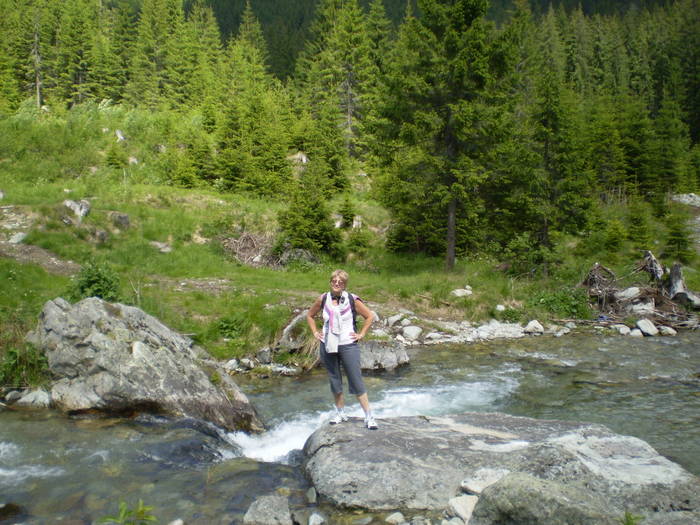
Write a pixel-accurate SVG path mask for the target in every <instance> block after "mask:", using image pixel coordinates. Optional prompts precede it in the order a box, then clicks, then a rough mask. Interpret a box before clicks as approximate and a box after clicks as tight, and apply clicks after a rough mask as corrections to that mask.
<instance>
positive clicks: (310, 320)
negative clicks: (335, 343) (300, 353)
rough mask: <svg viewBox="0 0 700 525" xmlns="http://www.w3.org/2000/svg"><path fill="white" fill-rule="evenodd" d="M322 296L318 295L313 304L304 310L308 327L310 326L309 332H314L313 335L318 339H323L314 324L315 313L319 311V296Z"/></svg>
mask: <svg viewBox="0 0 700 525" xmlns="http://www.w3.org/2000/svg"><path fill="white" fill-rule="evenodd" d="M322 297H323V296H321V297H319V298H318V299H316V301H315V302H314V304H312V305H311V308H309V310H308V311H307V312H306V323H307V324H308V325H309V328H311V333H312V334H314V337H315V338H316V339H318V340H319V341H323V334H321V332H319V331H318V327H317V326H316V319H315V317H316V314H317V313H318V312H320V311H321V298H322Z"/></svg>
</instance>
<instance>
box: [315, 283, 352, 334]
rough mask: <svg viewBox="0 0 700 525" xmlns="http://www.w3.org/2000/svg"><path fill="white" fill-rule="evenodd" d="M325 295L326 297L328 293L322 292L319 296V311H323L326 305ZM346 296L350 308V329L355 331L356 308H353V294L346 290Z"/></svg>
mask: <svg viewBox="0 0 700 525" xmlns="http://www.w3.org/2000/svg"><path fill="white" fill-rule="evenodd" d="M326 297H328V294H327V293H324V294H323V296H322V298H321V312H323V308H324V307H325V306H326ZM348 297H349V298H350V309H351V310H352V330H353V332H357V310H355V296H354V295H353V294H351V293H350V292H348Z"/></svg>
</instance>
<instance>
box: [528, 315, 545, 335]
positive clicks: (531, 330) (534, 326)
mask: <svg viewBox="0 0 700 525" xmlns="http://www.w3.org/2000/svg"><path fill="white" fill-rule="evenodd" d="M524 332H525V333H526V334H535V335H539V334H543V333H544V327H543V326H542V324H541V323H540V322H539V321H538V320H537V319H533V320H532V321H530V322H529V323H527V326H526V327H525V329H524Z"/></svg>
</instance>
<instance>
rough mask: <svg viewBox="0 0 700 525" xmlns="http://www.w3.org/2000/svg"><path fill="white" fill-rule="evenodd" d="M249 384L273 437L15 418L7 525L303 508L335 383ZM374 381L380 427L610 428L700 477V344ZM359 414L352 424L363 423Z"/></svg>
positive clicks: (485, 364)
mask: <svg viewBox="0 0 700 525" xmlns="http://www.w3.org/2000/svg"><path fill="white" fill-rule="evenodd" d="M237 380H238V382H239V384H240V385H241V387H242V388H243V390H244V391H246V393H247V394H248V395H249V397H250V399H251V401H252V402H253V404H254V405H255V406H256V407H257V409H258V411H259V413H260V415H261V417H262V418H263V420H264V421H265V422H266V424H267V425H268V427H269V431H268V432H267V433H265V434H263V435H261V436H247V435H245V434H238V433H228V434H226V433H224V432H222V431H221V430H220V429H216V428H214V427H211V426H209V425H205V424H202V423H200V422H196V421H190V420H180V421H169V420H166V419H162V418H157V417H142V418H138V419H136V420H130V421H123V420H116V419H97V420H95V419H80V418H65V417H62V416H59V415H57V414H55V413H52V412H45V411H37V412H14V411H11V412H4V413H1V414H0V504H2V503H13V504H16V505H19V506H20V507H21V509H22V510H23V513H22V514H21V515H20V516H19V517H15V518H14V519H13V520H8V521H6V522H3V521H2V519H1V518H0V523H20V522H21V523H26V524H44V523H47V524H49V523H71V524H82V523H91V522H93V521H95V520H97V519H98V518H100V517H103V516H105V515H114V514H116V513H117V510H118V505H119V502H120V501H122V500H123V501H126V502H128V504H129V505H130V506H132V507H133V506H134V505H135V504H136V502H137V501H138V500H139V499H142V500H143V501H144V503H145V504H147V505H151V506H153V507H154V509H153V514H155V515H156V516H158V518H159V520H160V523H168V522H169V521H170V520H173V519H176V518H182V519H184V521H185V523H187V524H188V525H189V524H198V523H202V524H204V523H206V524H208V525H216V524H219V523H221V524H224V523H227V524H228V523H241V522H242V517H243V515H244V514H245V511H246V510H247V508H248V506H249V505H250V504H251V503H252V502H253V500H254V499H255V498H256V497H257V496H259V495H261V494H265V493H270V492H272V491H274V490H276V489H278V488H279V487H284V488H285V493H286V494H288V495H289V498H290V502H291V505H292V507H295V506H302V505H303V504H304V501H305V492H306V490H307V489H308V488H309V484H308V482H307V481H306V480H305V479H304V477H303V474H302V473H301V471H300V468H299V467H298V459H299V452H298V450H299V449H301V448H302V446H303V444H304V442H305V441H306V438H307V437H308V436H309V435H310V434H311V433H312V432H313V431H314V430H315V429H316V428H318V426H319V425H321V424H322V423H323V422H324V421H325V420H326V419H327V418H328V417H329V416H330V414H331V411H330V408H331V406H330V400H331V396H330V393H329V390H328V385H327V381H326V377H325V374H324V372H323V371H320V370H319V371H314V372H313V373H311V374H309V375H306V376H303V377H298V378H280V379H267V380H250V379H247V378H241V377H239V378H237ZM365 381H366V384H367V387H368V390H369V394H370V400H371V402H372V404H373V408H374V412H375V415H376V416H378V417H379V418H380V421H379V423H380V425H381V418H390V417H397V416H406V415H421V414H422V415H441V414H450V413H458V412H464V411H499V412H505V413H509V414H514V415H524V416H530V417H537V418H551V419H566V420H575V421H589V422H595V423H602V424H605V425H607V426H608V427H610V428H611V429H613V430H614V431H616V432H618V433H621V434H629V435H634V436H637V437H639V438H642V439H644V440H645V441H647V442H649V443H650V444H651V445H652V446H653V447H655V448H656V449H657V450H658V451H659V452H660V453H661V454H663V455H665V456H667V457H669V458H670V459H672V460H674V461H676V462H678V463H680V464H681V465H682V466H683V467H685V468H686V469H687V470H689V471H691V472H693V473H694V474H698V475H700V333H697V332H687V333H683V334H681V335H679V336H677V337H674V338H660V337H658V338H645V339H635V338H630V337H620V336H614V337H606V336H602V335H586V336H577V335H574V336H567V337H563V338H559V339H557V338H552V337H541V338H530V339H521V340H513V341H496V342H491V343H488V344H474V345H469V346H459V347H457V346H455V347H444V346H432V347H426V348H422V349H415V350H412V355H411V365H410V366H408V367H405V368H403V369H401V370H399V371H397V372H395V373H388V374H379V375H369V376H366V378H365ZM352 401H353V402H352V403H349V407H348V408H349V409H350V415H356V416H360V415H361V411H360V409H359V406H358V405H357V403H356V402H355V401H354V399H353V400H352ZM379 432H381V426H380V430H379ZM325 510H326V512H328V510H329V509H325Z"/></svg>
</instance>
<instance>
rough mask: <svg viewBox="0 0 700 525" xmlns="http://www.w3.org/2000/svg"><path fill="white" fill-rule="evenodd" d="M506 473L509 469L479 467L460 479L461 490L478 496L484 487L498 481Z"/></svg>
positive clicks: (508, 472)
mask: <svg viewBox="0 0 700 525" xmlns="http://www.w3.org/2000/svg"><path fill="white" fill-rule="evenodd" d="M508 474H510V471H509V470H506V469H494V468H481V469H479V470H477V471H476V472H474V473H473V474H470V476H469V477H468V478H465V479H464V480H462V490H463V491H465V492H469V493H470V494H476V495H477V496H478V495H479V494H481V493H482V492H483V490H484V489H485V488H486V487H489V486H491V485H493V484H494V483H496V482H498V481H500V480H501V479H503V478H504V477H506V476H507V475H508Z"/></svg>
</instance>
